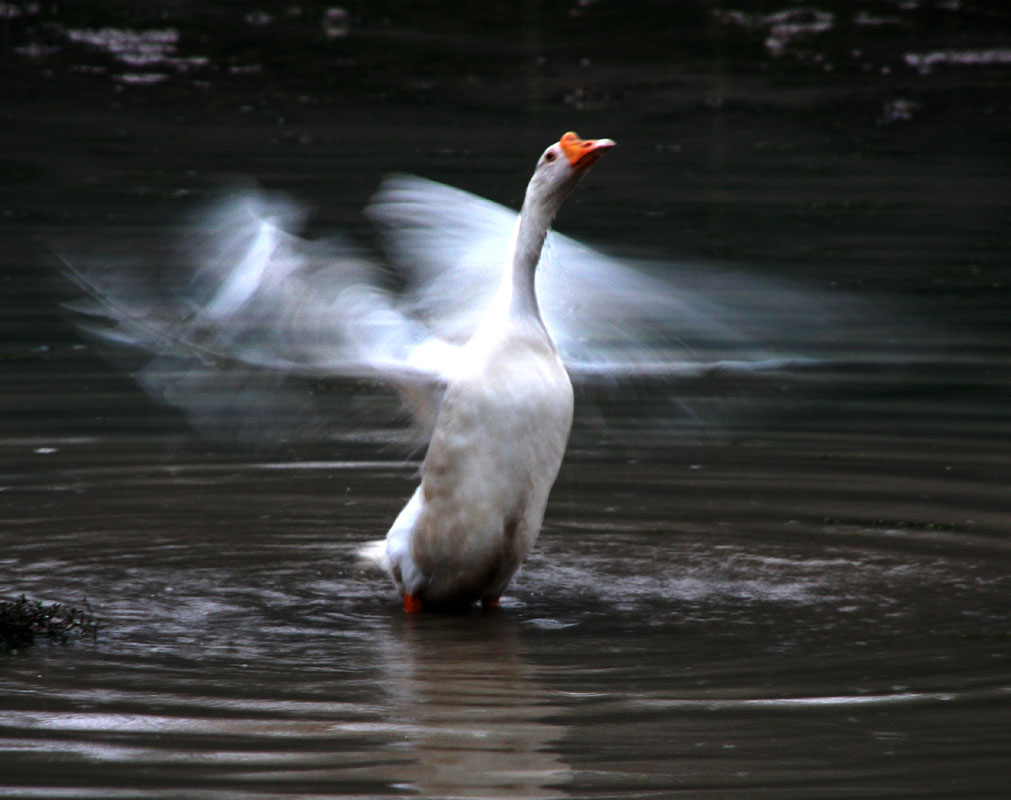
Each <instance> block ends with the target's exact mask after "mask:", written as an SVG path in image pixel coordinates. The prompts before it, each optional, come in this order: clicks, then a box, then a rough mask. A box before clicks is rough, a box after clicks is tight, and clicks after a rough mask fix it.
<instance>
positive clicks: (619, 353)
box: [368, 175, 857, 380]
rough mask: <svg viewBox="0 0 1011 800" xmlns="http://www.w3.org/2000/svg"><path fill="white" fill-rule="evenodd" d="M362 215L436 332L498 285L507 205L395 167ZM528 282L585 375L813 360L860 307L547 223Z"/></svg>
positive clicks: (467, 315) (572, 366)
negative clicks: (533, 279)
mask: <svg viewBox="0 0 1011 800" xmlns="http://www.w3.org/2000/svg"><path fill="white" fill-rule="evenodd" d="M563 213H564V212H563ZM368 214H369V216H370V218H371V219H373V220H374V221H375V222H376V223H377V225H378V226H379V227H380V229H381V231H382V232H383V234H384V242H385V245H386V247H387V249H388V251H389V254H390V257H391V259H392V260H393V261H394V262H395V263H397V265H398V266H399V268H400V269H401V270H402V272H403V274H404V275H405V278H406V281H407V297H408V302H409V306H410V308H411V310H412V313H415V314H417V315H418V317H419V318H422V319H424V320H425V322H426V324H427V325H428V326H429V327H430V328H431V329H432V330H433V331H436V332H437V333H438V335H439V336H441V337H443V338H445V339H447V340H450V341H455V342H462V341H465V340H466V339H467V337H468V336H470V334H471V333H472V332H473V331H474V329H475V328H476V326H477V323H478V321H479V320H480V319H481V315H482V313H483V311H484V309H485V308H487V306H488V304H489V303H490V301H491V298H492V296H493V295H494V292H495V290H496V288H497V286H498V282H499V279H500V276H501V274H502V269H503V267H504V265H503V263H502V259H503V258H504V254H505V253H506V252H508V245H509V240H510V237H511V235H512V231H513V227H514V225H515V222H516V217H517V214H516V212H514V211H511V210H509V209H507V208H504V207H503V206H500V205H498V204H497V203H493V202H491V201H489V200H485V199H483V198H480V197H477V196H475V195H472V194H470V193H468V192H465V191H462V190H460V189H454V188H452V187H449V186H444V185H442V184H439V183H436V182H434V181H429V180H425V179H422V178H416V177H412V176H407V175H397V176H392V177H390V178H387V179H386V180H385V181H384V183H383V184H382V186H381V188H380V190H379V192H378V193H377V194H376V196H375V197H374V198H373V201H372V204H371V205H370V207H369V209H368ZM537 293H538V300H539V303H540V306H541V312H542V315H543V317H544V320H545V324H546V325H547V327H548V329H549V331H550V332H551V335H552V337H553V338H554V340H555V343H556V345H557V347H558V349H559V352H560V353H561V354H562V357H563V359H564V360H565V362H566V365H567V366H568V368H569V371H570V373H571V374H572V376H573V378H576V379H582V380H593V379H601V378H622V377H624V378H631V377H636V376H653V377H691V376H696V375H700V374H705V373H708V372H711V371H713V370H717V371H721V372H723V371H730V372H751V371H756V370H769V369H784V368H789V367H806V366H810V365H812V364H815V363H820V361H819V359H821V358H823V357H825V356H826V355H827V354H828V350H827V349H826V347H825V345H829V344H831V341H830V339H831V337H832V335H833V331H834V332H835V334H834V335H836V336H837V337H838V335H839V331H840V327H838V326H837V324H838V323H839V322H840V321H841V320H846V319H850V320H851V321H852V319H851V318H852V317H853V316H854V314H855V311H856V308H857V306H856V305H855V304H853V303H852V302H850V301H847V300H844V299H840V298H839V297H832V296H830V294H829V293H826V292H816V291H812V290H809V289H804V290H800V289H796V288H791V287H790V286H788V285H786V284H785V283H782V284H780V283H777V282H776V281H774V280H772V279H768V278H764V277H755V276H749V275H743V274H735V273H731V272H727V271H725V270H720V269H719V268H716V267H704V268H701V267H697V266H692V265H688V264H679V263H655V262H642V261H635V260H632V259H624V260H619V259H617V258H612V257H610V256H607V255H604V254H603V253H600V252H598V251H596V250H594V249H592V248H590V247H587V246H585V245H583V244H580V243H579V242H577V241H575V240H574V239H570V238H569V237H567V236H563V235H561V234H558V233H555V232H552V233H551V234H550V235H549V236H548V240H547V243H546V244H545V248H544V252H543V253H542V255H541V262H540V265H539V266H538V271H537ZM842 327H843V329H844V328H845V326H842ZM826 334H827V335H826ZM829 349H830V348H829Z"/></svg>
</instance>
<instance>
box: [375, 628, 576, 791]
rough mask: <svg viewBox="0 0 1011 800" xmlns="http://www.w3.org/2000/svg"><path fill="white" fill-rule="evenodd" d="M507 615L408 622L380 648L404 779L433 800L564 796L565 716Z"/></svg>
mask: <svg viewBox="0 0 1011 800" xmlns="http://www.w3.org/2000/svg"><path fill="white" fill-rule="evenodd" d="M515 624H516V623H515V622H514V621H513V620H511V619H508V618H506V617H505V616H504V615H498V614H484V613H481V612H476V611H475V612H472V613H469V614H466V615H463V616H459V617H457V616H423V617H412V618H409V619H406V620H403V621H402V623H401V624H400V625H399V626H398V628H399V629H398V630H396V631H395V633H394V635H391V636H390V637H389V638H384V640H383V641H382V643H381V647H380V650H381V653H382V656H383V668H384V670H385V671H387V681H386V686H387V687H388V691H389V694H390V698H391V699H392V701H393V707H392V709H391V712H392V716H393V717H394V718H396V717H398V716H402V718H403V720H404V723H405V729H404V733H405V738H404V742H403V743H402V745H401V746H402V747H403V749H404V751H405V752H406V753H407V754H409V756H410V758H411V762H410V763H409V764H408V765H406V766H405V767H404V768H403V771H402V772H401V773H400V774H401V775H402V779H403V781H404V782H405V783H406V784H407V785H408V786H410V787H411V788H413V789H415V790H417V791H419V792H421V794H422V795H423V796H426V797H501V798H507V797H561V796H563V795H564V792H561V791H558V790H555V789H552V788H551V787H557V786H559V785H561V784H564V783H565V782H566V781H567V779H568V773H569V770H568V768H567V766H566V765H565V764H564V763H563V762H562V761H561V759H560V757H559V756H558V755H557V754H556V753H554V752H552V750H551V749H550V748H551V744H552V743H553V742H555V741H557V740H559V739H561V738H562V735H563V733H564V729H563V728H562V727H560V726H558V725H552V724H549V723H546V722H544V721H543V720H544V718H545V717H547V716H548V715H550V714H552V713H556V712H557V711H558V709H556V708H553V707H552V706H551V705H549V704H548V697H547V692H546V691H545V690H544V688H543V687H541V686H540V685H539V683H538V680H537V677H536V674H535V671H534V669H533V667H532V666H531V665H530V664H529V663H527V662H526V661H525V658H524V654H523V652H522V648H521V645H520V643H519V641H518V638H517V632H516V629H515Z"/></svg>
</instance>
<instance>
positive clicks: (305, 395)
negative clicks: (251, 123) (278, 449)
mask: <svg viewBox="0 0 1011 800" xmlns="http://www.w3.org/2000/svg"><path fill="white" fill-rule="evenodd" d="M303 216H304V213H303V211H302V210H301V209H300V208H298V207H296V206H294V205H293V204H292V203H290V202H288V201H286V200H283V199H281V198H279V197H276V196H268V195H265V194H262V193H255V192H247V193H243V194H241V195H238V196H236V197H234V198H232V199H229V200H228V201H226V202H224V203H222V204H220V205H218V206H216V207H215V208H213V209H212V210H211V211H209V212H207V213H206V214H204V215H203V216H202V217H201V218H200V219H199V221H198V222H197V223H196V224H194V225H192V226H189V227H187V228H186V230H185V234H186V236H185V241H184V243H183V245H182V246H181V247H172V248H168V249H163V250H161V251H158V250H154V249H152V247H151V243H150V242H147V243H139V244H138V245H137V246H135V247H133V248H130V246H129V245H127V252H125V253H121V254H120V255H119V256H109V255H108V254H102V255H101V257H100V258H91V259H88V258H84V259H77V258H74V259H70V258H64V259H63V260H64V263H65V265H66V272H67V274H68V275H69V276H70V277H71V278H72V279H73V280H74V281H75V282H76V283H77V284H78V285H79V286H80V287H81V288H82V289H84V290H85V292H86V295H87V298H86V300H85V301H84V302H78V303H75V304H73V306H72V308H73V310H74V311H76V312H77V313H79V314H83V315H85V316H87V317H90V318H91V322H90V323H87V324H86V325H85V326H84V327H87V328H88V330H90V331H91V332H92V333H93V334H94V335H96V336H97V337H99V338H101V339H103V340H105V341H107V342H111V343H113V344H116V345H120V346H125V347H127V348H129V349H132V350H133V351H135V352H139V353H141V354H142V355H143V357H144V358H145V359H146V362H145V363H144V364H143V366H142V368H141V369H140V370H139V371H138V372H137V377H138V379H139V380H140V382H141V384H142V385H143V386H144V387H145V389H147V390H148V391H149V392H150V393H151V394H153V395H155V396H156V397H158V398H160V399H163V400H164V401H166V402H168V403H169V404H171V405H174V406H177V407H180V408H182V409H183V410H185V411H186V412H187V414H188V415H189V417H190V419H191V420H192V421H193V422H194V423H195V424H196V425H197V426H198V427H200V428H203V429H205V430H207V429H210V430H214V429H216V428H218V429H220V428H222V427H225V428H232V427H234V424H237V423H234V420H236V419H238V418H239V417H241V416H243V415H245V419H244V420H243V422H242V424H243V425H245V426H247V427H248V429H249V430H254V429H256V430H258V429H259V428H260V427H262V428H263V430H264V432H266V431H269V430H271V429H275V428H276V429H277V430H279V431H287V432H289V433H290V432H291V431H292V430H302V431H306V432H308V429H310V428H314V427H315V426H314V425H313V424H312V418H313V416H314V415H315V411H314V410H313V409H314V408H315V406H316V405H317V403H316V401H315V400H314V399H313V395H314V394H315V393H316V391H317V390H316V388H315V387H314V386H313V382H314V381H318V380H319V379H333V378H372V379H380V380H386V381H390V382H392V383H394V385H395V386H397V388H399V389H400V390H401V391H402V393H403V396H404V398H405V399H406V400H408V402H409V404H410V406H411V408H412V410H413V411H414V412H415V413H416V416H417V417H418V421H419V422H420V423H421V425H422V426H423V427H428V426H429V425H430V423H431V421H432V418H433V416H434V413H435V410H436V408H437V406H438V402H439V397H440V396H441V391H442V389H443V387H444V385H445V380H446V375H445V373H444V371H443V369H444V366H445V365H448V364H451V363H452V353H453V348H452V346H450V345H448V344H445V343H444V342H440V341H438V340H435V339H433V338H432V337H431V335H430V334H429V332H428V331H427V330H426V329H425V327H424V326H423V325H422V324H421V323H420V322H418V321H416V320H412V319H411V318H409V317H408V316H407V315H405V314H404V313H403V312H402V310H401V309H400V307H399V305H398V303H397V301H396V298H395V297H394V296H392V295H391V294H389V293H388V292H386V291H384V290H383V289H382V288H381V286H380V277H381V276H380V270H379V268H378V267H377V266H376V265H375V264H374V263H373V262H372V261H370V260H369V259H368V258H366V257H365V256H364V255H363V254H362V253H361V252H360V251H359V250H358V248H356V247H355V246H353V245H352V244H350V243H348V242H346V241H342V240H337V239H333V240H329V241H325V242H317V241H309V240H306V239H303V238H300V237H299V236H297V235H295V234H293V233H290V232H288V231H287V230H285V227H292V226H293V225H297V224H298V223H299V222H300V221H301V219H302V218H303ZM159 262H160V263H159ZM320 412H321V413H324V412H323V410H320ZM282 416H283V418H282ZM258 419H259V420H260V421H262V426H260V425H258V424H257V420H258ZM233 423H234V424H233ZM285 423H288V424H287V425H285ZM253 435H254V436H255V435H256V434H255V433H254V434H253ZM278 435H285V434H283V433H279V434H278Z"/></svg>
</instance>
